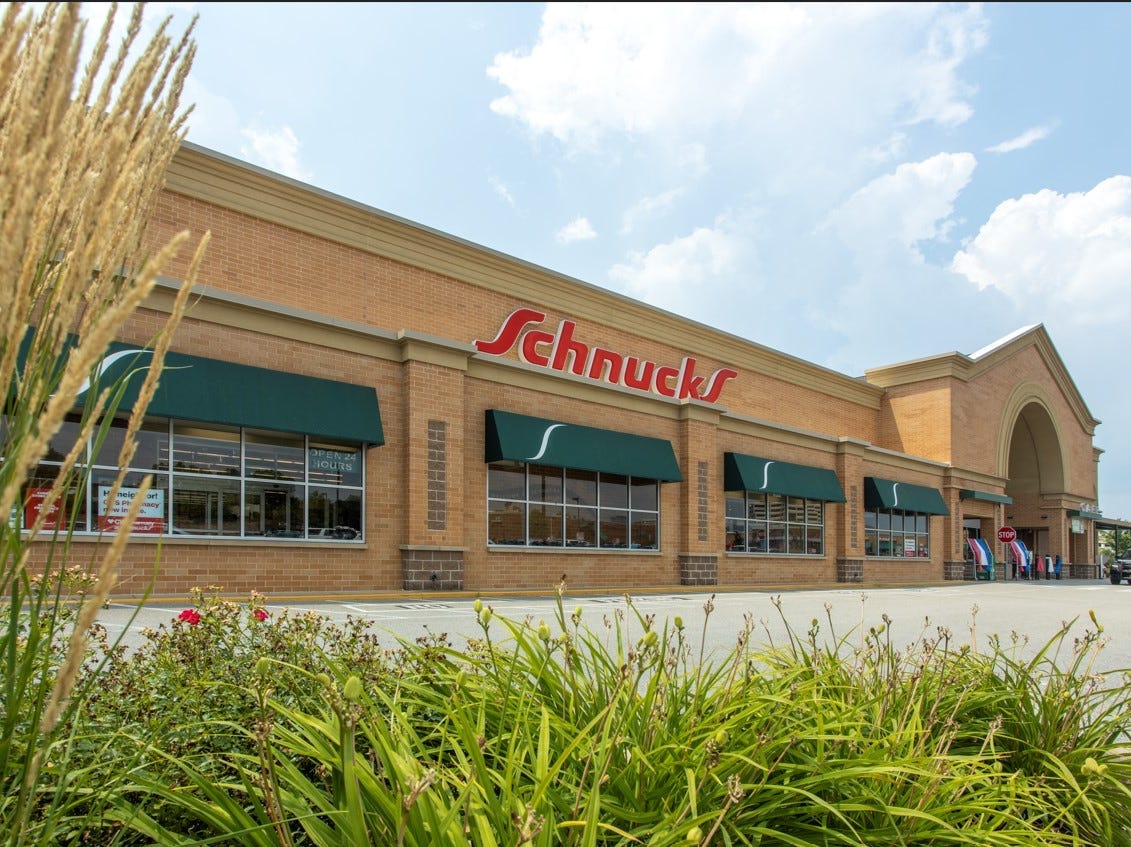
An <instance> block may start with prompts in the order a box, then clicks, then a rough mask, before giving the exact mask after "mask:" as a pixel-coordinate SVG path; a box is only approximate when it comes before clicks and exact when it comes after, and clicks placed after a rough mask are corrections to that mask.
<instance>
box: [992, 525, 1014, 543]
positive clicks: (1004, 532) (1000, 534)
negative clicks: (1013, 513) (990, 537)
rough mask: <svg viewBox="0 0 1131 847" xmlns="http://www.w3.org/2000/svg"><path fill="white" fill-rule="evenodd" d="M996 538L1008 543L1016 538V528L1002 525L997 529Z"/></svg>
mask: <svg viewBox="0 0 1131 847" xmlns="http://www.w3.org/2000/svg"><path fill="white" fill-rule="evenodd" d="M997 540H998V541H1000V542H1001V543H1002V544H1008V543H1009V542H1010V541H1016V540H1017V530H1015V529H1014V528H1013V527H1011V526H1003V527H1002V528H1001V529H999V530H998V531H997Z"/></svg>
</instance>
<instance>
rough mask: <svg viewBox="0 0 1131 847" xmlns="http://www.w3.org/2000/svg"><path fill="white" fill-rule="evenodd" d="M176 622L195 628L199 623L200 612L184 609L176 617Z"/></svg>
mask: <svg viewBox="0 0 1131 847" xmlns="http://www.w3.org/2000/svg"><path fill="white" fill-rule="evenodd" d="M177 620H179V621H185V622H186V623H188V625H189V626H196V625H197V624H198V623H200V612H198V611H197V610H196V609H185V610H184V611H183V612H181V613H180V614H179V615H177Z"/></svg>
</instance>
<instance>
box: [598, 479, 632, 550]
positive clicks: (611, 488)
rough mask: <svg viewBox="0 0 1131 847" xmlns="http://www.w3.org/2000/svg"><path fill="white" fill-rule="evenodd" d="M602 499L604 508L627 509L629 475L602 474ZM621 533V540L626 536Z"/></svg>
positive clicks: (601, 503) (601, 502)
mask: <svg viewBox="0 0 1131 847" xmlns="http://www.w3.org/2000/svg"><path fill="white" fill-rule="evenodd" d="M600 488H601V493H600V497H601V501H600V503H599V505H600V506H601V508H602V509H627V508H628V477H626V476H620V475H619V474H604V473H603V474H601V486H600ZM626 537H627V536H626V535H621V540H622V543H623V540H624V539H625V538H626Z"/></svg>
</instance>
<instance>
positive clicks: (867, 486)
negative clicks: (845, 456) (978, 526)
mask: <svg viewBox="0 0 1131 847" xmlns="http://www.w3.org/2000/svg"><path fill="white" fill-rule="evenodd" d="M864 507H865V508H867V509H902V510H903V511H905V512H921V513H923V514H927V515H949V514H950V509H948V508H947V507H946V503H945V502H944V501H943V498H942V494H940V493H939V492H938V490H937V489H934V488H928V487H926V486H925V485H912V484H911V483H909V482H893V481H892V480H890V479H880V478H879V477H874V476H866V477H864Z"/></svg>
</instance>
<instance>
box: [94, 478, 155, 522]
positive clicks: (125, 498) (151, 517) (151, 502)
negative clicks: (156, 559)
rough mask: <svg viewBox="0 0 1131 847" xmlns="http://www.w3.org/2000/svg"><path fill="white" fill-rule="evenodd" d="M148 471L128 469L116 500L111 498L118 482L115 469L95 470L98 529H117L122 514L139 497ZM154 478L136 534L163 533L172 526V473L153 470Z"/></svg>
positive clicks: (139, 515) (142, 508) (95, 503)
mask: <svg viewBox="0 0 1131 847" xmlns="http://www.w3.org/2000/svg"><path fill="white" fill-rule="evenodd" d="M146 475H147V474H145V473H128V474H126V476H125V479H124V480H123V481H122V487H121V488H119V489H118V496H117V497H115V498H114V502H113V503H108V502H107V497H108V496H109V495H110V489H111V487H112V486H113V484H114V476H115V474H112V473H100V472H96V473H95V475H94V476H95V479H94V510H95V516H96V520H95V529H96V530H98V531H99V532H117V530H118V527H119V525H120V524H121V522H122V518H124V517H125V516H126V512H128V511H129V508H130V504H131V503H132V502H133V501H134V499H135V498H136V497H137V493H138V486H139V485H141V481H142V479H143V478H144V477H145V476H146ZM152 476H153V482H152V483H151V485H150V489H149V493H148V494H147V495H146V498H145V505H144V506H142V507H141V512H139V513H138V517H137V520H136V521H135V522H134V527H133V533H132V534H133V535H161V534H162V533H163V532H165V529H166V528H167V527H168V526H169V490H168V489H169V477H168V475H167V474H152Z"/></svg>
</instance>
